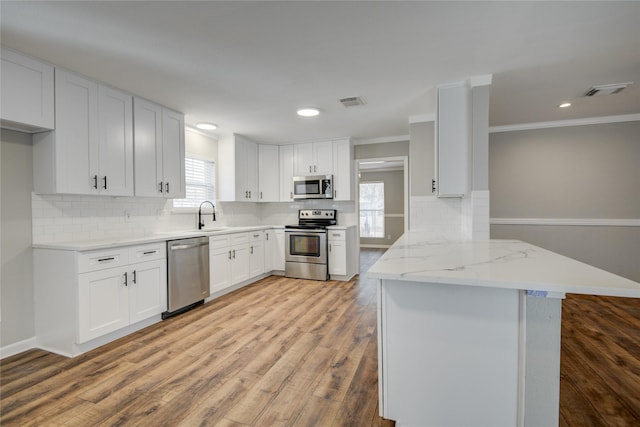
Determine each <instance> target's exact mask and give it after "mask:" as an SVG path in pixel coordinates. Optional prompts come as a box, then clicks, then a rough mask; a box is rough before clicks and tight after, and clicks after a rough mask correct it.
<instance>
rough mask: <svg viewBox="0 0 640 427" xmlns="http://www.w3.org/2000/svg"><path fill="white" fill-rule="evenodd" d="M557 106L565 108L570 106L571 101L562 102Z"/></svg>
mask: <svg viewBox="0 0 640 427" xmlns="http://www.w3.org/2000/svg"><path fill="white" fill-rule="evenodd" d="M558 107H559V108H567V107H571V103H570V102H563V103H562V104H560V105H558Z"/></svg>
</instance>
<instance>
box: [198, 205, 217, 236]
mask: <svg viewBox="0 0 640 427" xmlns="http://www.w3.org/2000/svg"><path fill="white" fill-rule="evenodd" d="M205 203H209V204H210V205H211V207H212V208H213V220H214V221H215V220H216V207H215V206H213V203H211V202H210V201H208V200H205V201H204V202H202V203H200V208H199V209H198V230H202V228H203V227H204V222H203V221H202V205H204V204H205Z"/></svg>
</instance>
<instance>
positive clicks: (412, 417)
mask: <svg viewBox="0 0 640 427" xmlns="http://www.w3.org/2000/svg"><path fill="white" fill-rule="evenodd" d="M367 274H368V275H369V277H372V278H377V279H380V281H379V284H378V352H379V361H378V370H379V387H380V390H379V399H380V415H382V416H383V417H384V418H388V419H393V420H396V422H397V423H396V425H398V426H415V425H420V426H454V425H458V426H459V425H474V426H523V425H528V426H533V425H545V426H552V425H558V411H559V380H560V377H559V374H560V323H561V309H562V299H563V298H564V296H565V294H566V293H578V294H592V295H610V296H621V297H631V298H640V283H636V282H634V281H631V280H628V279H625V278H623V277H620V276H617V275H614V274H611V273H608V272H606V271H603V270H601V269H598V268H596V267H593V266H590V265H587V264H584V263H581V262H578V261H575V260H573V259H570V258H567V257H564V256H561V255H558V254H555V253H553V252H550V251H547V250H545V249H541V248H539V247H536V246H533V245H530V244H527V243H524V242H520V241H514V240H468V241H455V240H449V239H445V238H439V237H436V236H434V235H433V234H427V233H422V232H409V233H407V234H405V235H404V236H403V237H402V238H400V239H399V240H398V241H397V242H396V243H395V244H394V245H393V246H392V247H391V248H390V249H389V250H388V251H387V252H386V253H385V254H384V255H383V257H382V258H381V259H380V260H379V261H378V262H377V263H376V264H374V265H373V267H372V268H371V269H370V270H369V272H368V273H367Z"/></svg>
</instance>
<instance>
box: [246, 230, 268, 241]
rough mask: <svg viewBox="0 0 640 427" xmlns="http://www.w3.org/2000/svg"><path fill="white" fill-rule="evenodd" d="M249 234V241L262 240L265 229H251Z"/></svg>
mask: <svg viewBox="0 0 640 427" xmlns="http://www.w3.org/2000/svg"><path fill="white" fill-rule="evenodd" d="M247 234H248V235H249V241H250V242H262V241H264V231H263V230H257V231H250V232H249V233H247Z"/></svg>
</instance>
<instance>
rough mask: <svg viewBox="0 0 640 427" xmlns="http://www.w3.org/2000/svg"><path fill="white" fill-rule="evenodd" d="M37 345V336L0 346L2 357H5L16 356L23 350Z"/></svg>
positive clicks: (0, 355) (0, 357) (0, 356)
mask: <svg viewBox="0 0 640 427" xmlns="http://www.w3.org/2000/svg"><path fill="white" fill-rule="evenodd" d="M34 348H37V347H36V337H31V338H27V339H26V340H22V341H18V342H16V343H13V344H9V345H6V346H4V347H0V359H4V358H5V357H9V356H14V355H16V354H18V353H22V352H23V351H27V350H32V349H34Z"/></svg>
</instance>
